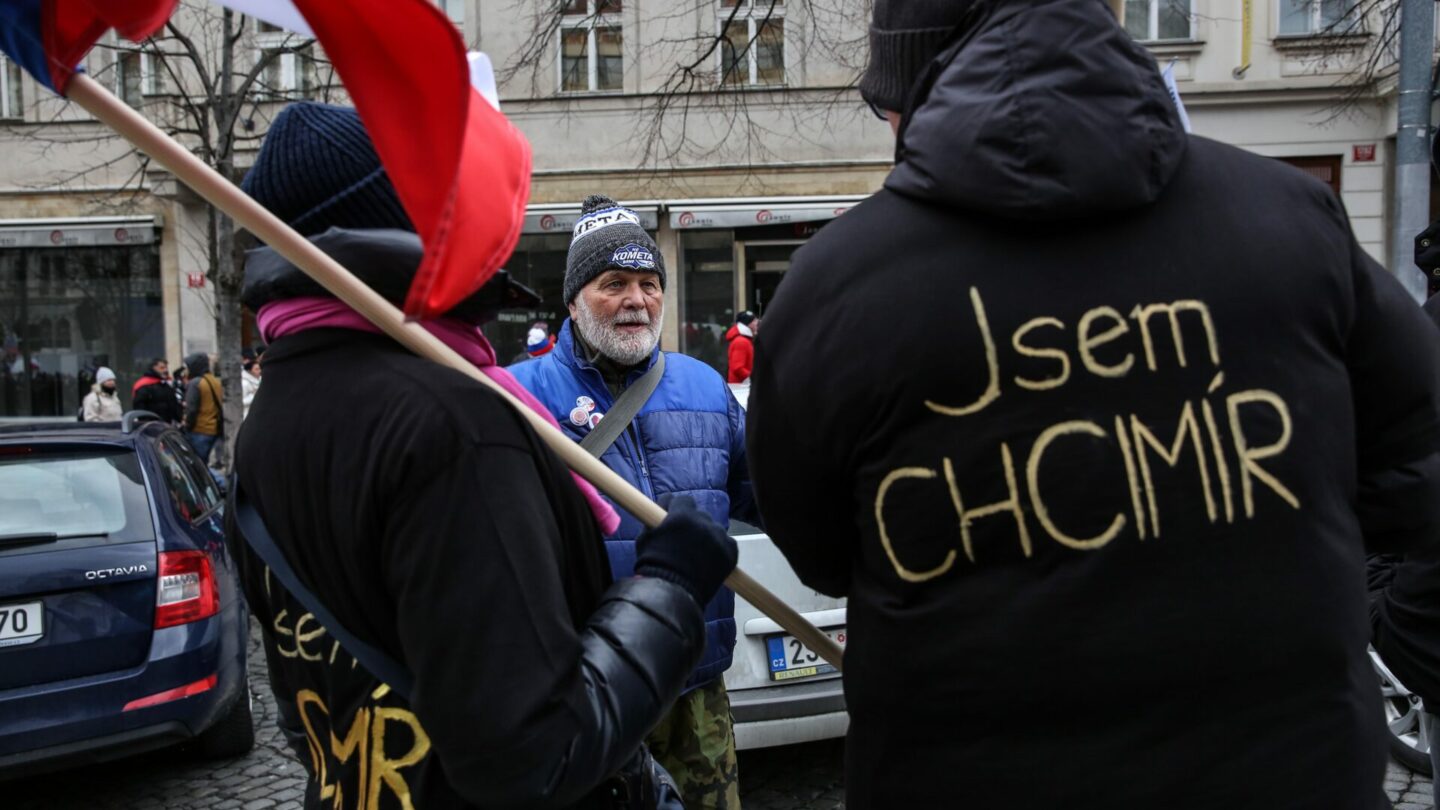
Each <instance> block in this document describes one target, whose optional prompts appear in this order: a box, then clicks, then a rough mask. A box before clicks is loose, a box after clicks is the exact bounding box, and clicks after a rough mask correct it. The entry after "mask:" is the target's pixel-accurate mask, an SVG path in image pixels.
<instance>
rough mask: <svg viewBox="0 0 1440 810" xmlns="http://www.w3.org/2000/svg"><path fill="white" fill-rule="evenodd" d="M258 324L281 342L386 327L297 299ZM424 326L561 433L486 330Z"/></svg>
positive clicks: (608, 516)
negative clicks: (308, 333)
mask: <svg viewBox="0 0 1440 810" xmlns="http://www.w3.org/2000/svg"><path fill="white" fill-rule="evenodd" d="M255 321H256V323H257V324H259V326H260V336H261V337H263V338H264V339H265V342H266V343H269V342H271V341H273V340H275V339H277V338H282V337H285V336H286V335H293V334H295V333H297V332H303V331H305V330H306V329H319V328H322V327H329V328H339V329H354V330H357V331H360V332H374V333H376V334H380V327H378V326H376V325H375V324H373V323H370V321H368V320H366V319H365V317H364V316H363V315H361V314H360V313H358V312H356V311H355V310H353V309H351V308H350V307H347V306H345V304H344V303H342V302H340V301H338V300H336V299H334V298H321V297H312V298H291V299H289V300H286V301H272V302H271V303H269V304H266V305H265V306H263V307H261V308H260V311H259V312H258V313H256V315H255ZM420 323H421V325H422V326H424V327H425V329H426V330H428V331H429V332H430V334H432V335H434V336H435V337H437V338H440V340H441V341H442V342H443V343H444V344H445V345H446V346H449V347H450V348H452V349H454V350H455V351H456V352H458V353H459V354H460V356H461V357H464V358H465V359H466V360H469V361H470V362H471V363H474V364H475V367H476V368H478V369H480V370H481V371H482V372H484V374H485V376H487V377H489V378H490V379H492V380H494V381H495V382H496V383H499V385H500V387H501V388H504V389H505V390H506V391H509V392H510V393H511V394H513V395H515V398H516V399H519V400H520V401H521V402H523V403H525V406H526V407H527V408H529V409H530V410H532V411H534V412H536V413H538V414H540V415H541V416H543V417H545V421H546V422H549V423H550V424H551V425H554V426H555V427H556V428H557V429H558V428H559V427H560V425H559V424H558V423H557V422H556V421H555V417H554V416H552V415H551V414H550V412H549V411H548V410H546V409H545V406H544V405H541V404H540V401H539V400H537V399H536V398H535V397H534V396H533V395H532V394H531V393H530V392H529V391H526V390H525V387H524V386H522V385H520V383H519V381H518V380H516V379H515V377H514V376H512V375H511V374H510V372H508V371H506V370H505V369H503V368H501V367H499V366H497V365H495V349H494V348H493V347H492V346H491V345H490V341H488V340H486V339H485V335H483V334H481V332H480V327H478V326H475V325H473V324H467V323H465V322H463V321H459V320H455V319H453V318H441V319H439V320H434V321H421V322H420ZM571 475H572V476H574V478H575V485H576V486H578V487H579V488H580V492H581V493H582V494H583V495H584V496H585V500H586V501H587V502H588V503H589V504H590V511H591V513H593V514H594V515H595V523H596V524H597V525H599V526H600V531H601V532H602V533H603V534H605V535H607V536H608V535H611V534H614V533H615V530H616V529H618V528H620V516H619V515H618V514H616V513H615V510H614V508H612V507H611V506H610V504H609V503H607V502H606V501H605V499H604V498H602V497H600V493H599V492H596V491H595V487H593V486H591V485H590V482H589V481H586V480H585V479H584V478H581V477H580V476H578V475H576V474H575V473H573V472H572V473H571Z"/></svg>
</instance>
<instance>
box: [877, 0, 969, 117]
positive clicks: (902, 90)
mask: <svg viewBox="0 0 1440 810" xmlns="http://www.w3.org/2000/svg"><path fill="white" fill-rule="evenodd" d="M972 5H974V0H875V13H874V15H873V16H872V18H871V21H870V64H869V66H867V67H866V68H865V75H864V76H861V77H860V95H861V96H863V97H864V98H865V100H866V101H868V102H870V103H871V104H874V105H875V106H876V107H878V108H880V109H882V110H886V111H889V112H904V111H905V100H906V99H907V98H909V97H910V88H911V87H913V86H914V85H915V81H916V80H917V79H918V78H919V77H920V74H921V72H922V71H924V70H925V66H926V65H928V64H930V60H932V59H934V58H935V56H936V55H937V54H939V53H940V49H941V47H942V46H943V45H944V44H945V42H946V40H948V39H949V38H950V35H951V34H952V33H954V31H955V26H957V25H959V23H960V20H961V19H962V18H964V16H965V13H966V12H967V11H969V10H970V7H971V6H972Z"/></svg>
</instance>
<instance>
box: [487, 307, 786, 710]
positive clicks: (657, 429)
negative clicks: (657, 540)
mask: <svg viewBox="0 0 1440 810" xmlns="http://www.w3.org/2000/svg"><path fill="white" fill-rule="evenodd" d="M571 329H572V325H571V322H570V321H568V320H567V321H565V324H564V326H562V327H561V328H560V335H559V338H558V339H557V340H556V342H555V350H554V351H552V352H550V353H549V354H547V355H545V356H544V357H541V358H539V359H536V360H530V361H527V362H524V363H520V364H519V365H516V366H512V367H511V368H510V371H511V372H512V373H514V375H515V377H516V378H517V379H518V380H520V384H521V385H524V386H525V387H526V388H527V389H529V390H530V392H531V393H532V394H534V395H535V397H536V398H537V399H539V400H540V401H541V402H543V403H545V407H547V408H549V409H550V412H551V413H553V414H554V415H555V419H556V420H557V421H559V422H560V427H561V428H562V429H563V430H564V431H565V432H566V433H568V434H569V435H570V437H571V438H573V439H575V441H577V442H578V441H580V440H581V439H583V438H585V436H586V434H588V433H589V432H590V425H589V422H588V421H585V424H583V425H577V424H576V423H575V422H576V421H584V420H583V418H582V417H581V415H580V414H578V413H577V414H576V419H575V420H572V419H571V414H572V412H573V411H575V410H576V408H577V407H580V408H582V409H583V407H584V404H585V400H584V399H582V398H584V397H588V398H589V400H590V401H591V402H593V404H594V408H593V410H591V411H590V413H601V414H603V413H605V412H607V411H609V410H610V406H611V405H612V404H613V403H614V399H613V398H612V397H611V396H610V389H609V388H607V387H606V385H605V380H604V378H603V377H601V375H600V371H599V370H598V369H596V368H595V367H594V366H593V365H591V364H590V363H589V361H587V360H586V359H585V355H584V352H583V350H580V351H577V347H576V345H575V336H574V334H573V333H572V331H571ZM658 354H659V350H658V349H657V350H656V355H658ZM656 355H651V357H650V362H649V363H646V364H645V366H644V367H643V368H640V369H637V370H635V371H634V372H632V373H631V377H630V379H629V380H627V381H626V385H630V384H633V383H634V382H635V380H637V379H639V377H640V376H641V375H642V374H644V373H645V371H646V370H648V369H649V368H650V366H651V365H652V364H653V363H654V362H655V356H656ZM600 460H601V461H603V462H605V466H607V467H609V468H610V469H612V470H614V471H615V472H617V473H619V474H620V476H621V477H622V478H624V479H625V480H626V481H629V482H630V483H632V484H634V485H635V486H636V487H637V488H639V490H640V491H641V492H644V493H645V494H646V495H648V496H650V497H651V498H653V499H654V500H655V502H656V503H659V504H660V505H661V506H662V507H663V506H666V505H668V504H669V502H670V498H671V497H672V496H674V495H688V496H690V497H691V498H694V499H695V505H696V506H697V507H698V508H700V509H702V510H704V511H706V512H708V513H709V514H710V516H711V517H713V518H715V520H716V521H717V522H719V523H720V525H722V526H724V525H727V524H728V523H729V518H730V517H731V516H733V517H735V518H737V519H739V520H744V521H748V522H751V523H758V522H759V516H758V514H757V512H756V510H755V499H754V497H753V496H752V495H751V492H750V468H749V466H748V465H747V464H746V461H745V414H744V412H743V411H741V410H740V404H739V403H737V402H736V401H735V397H734V395H732V394H731V393H730V389H729V387H728V386H727V385H726V384H725V380H724V378H722V377H721V376H720V375H719V374H718V373H717V372H716V371H715V370H714V369H712V368H710V367H709V366H707V365H705V364H704V363H702V362H700V361H699V360H696V359H694V358H691V357H687V356H685V355H683V354H674V353H667V354H666V355H665V376H664V377H662V378H661V379H660V385H659V386H657V387H656V389H655V392H654V393H653V394H651V395H650V399H649V401H647V402H646V403H645V407H643V408H641V409H640V413H639V414H637V415H636V417H635V421H634V422H632V423H631V425H630V430H627V431H625V433H623V434H622V435H621V436H620V438H619V439H616V440H615V444H613V445H611V446H610V449H609V450H606V451H605V455H603V456H601V457H600ZM616 511H617V512H619V513H620V528H619V530H618V531H617V532H616V533H615V535H614V536H612V537H607V538H606V542H605V548H606V550H608V551H609V553H610V568H611V570H612V571H613V572H614V574H615V577H616V578H617V579H619V578H622V577H628V576H631V575H632V574H634V572H635V571H634V569H635V538H636V537H637V536H639V534H640V532H641V530H642V529H643V528H644V526H643V525H642V524H641V523H640V521H639V519H638V518H636V517H635V516H634V515H631V514H630V513H629V512H626V511H625V510H624V509H620V508H619V507H618V506H617V507H616ZM734 650H735V594H734V593H732V592H731V591H730V589H729V588H721V589H720V593H718V594H716V596H715V598H714V599H713V600H711V602H710V604H709V605H708V606H706V608H705V656H704V657H703V658H702V659H701V660H700V666H699V667H697V668H696V670H695V672H694V674H692V675H691V676H690V681H689V683H688V684H686V689H687V690H688V689H692V688H694V687H696V686H699V685H701V684H705V683H709V682H710V681H712V680H714V679H715V678H718V677H720V675H721V674H722V673H724V672H725V670H726V669H728V668H729V667H730V656H731V653H733V652H734Z"/></svg>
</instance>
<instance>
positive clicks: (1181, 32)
mask: <svg viewBox="0 0 1440 810" xmlns="http://www.w3.org/2000/svg"><path fill="white" fill-rule="evenodd" d="M1190 2H1191V0H1125V30H1126V31H1127V32H1129V34H1130V36H1132V37H1134V38H1135V39H1136V40H1139V41H1140V42H1163V41H1165V40H1188V39H1192V38H1193V34H1192V33H1191V29H1190V21H1191V13H1190Z"/></svg>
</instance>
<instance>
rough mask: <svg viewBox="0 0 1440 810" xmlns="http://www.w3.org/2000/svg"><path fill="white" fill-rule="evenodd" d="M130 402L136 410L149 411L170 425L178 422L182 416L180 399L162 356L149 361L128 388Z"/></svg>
mask: <svg viewBox="0 0 1440 810" xmlns="http://www.w3.org/2000/svg"><path fill="white" fill-rule="evenodd" d="M130 402H131V407H133V408H134V409H135V410H137V411H150V412H151V413H153V414H155V415H156V416H158V417H160V418H161V419H163V420H165V421H166V422H169V423H170V424H172V425H178V424H180V420H181V417H182V416H183V413H182V409H181V407H180V400H179V399H177V398H176V396H175V387H174V385H173V384H172V381H171V379H170V364H169V363H167V362H166V361H165V359H164V358H163V357H157V358H155V359H154V360H152V361H150V368H149V369H147V370H146V372H145V375H144V376H143V377H141V378H140V379H138V380H136V381H135V386H134V387H133V388H132V389H130Z"/></svg>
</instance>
